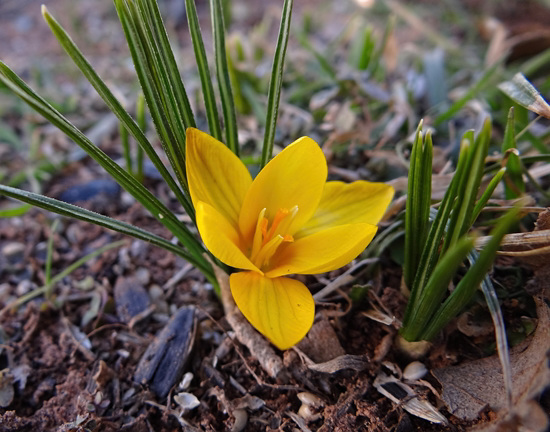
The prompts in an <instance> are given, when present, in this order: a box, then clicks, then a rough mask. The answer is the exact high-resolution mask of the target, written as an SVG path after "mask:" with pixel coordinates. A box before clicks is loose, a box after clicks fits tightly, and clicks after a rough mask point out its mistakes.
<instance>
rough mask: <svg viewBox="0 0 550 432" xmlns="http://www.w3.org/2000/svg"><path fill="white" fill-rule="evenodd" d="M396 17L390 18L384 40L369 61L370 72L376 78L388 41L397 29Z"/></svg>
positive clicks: (383, 36)
mask: <svg viewBox="0 0 550 432" xmlns="http://www.w3.org/2000/svg"><path fill="white" fill-rule="evenodd" d="M395 22H396V19H395V16H394V15H392V16H390V17H389V18H388V22H387V24H386V27H385V29H384V34H383V35H382V39H381V41H380V44H379V45H378V46H377V47H376V49H375V50H374V51H373V52H372V55H371V58H370V61H369V67H368V71H369V73H370V75H371V76H374V75H375V74H376V71H377V70H378V67H379V66H380V59H381V58H382V55H383V54H384V51H385V50H386V46H387V45H388V40H389V38H390V36H391V35H392V33H393V31H394V29H395Z"/></svg>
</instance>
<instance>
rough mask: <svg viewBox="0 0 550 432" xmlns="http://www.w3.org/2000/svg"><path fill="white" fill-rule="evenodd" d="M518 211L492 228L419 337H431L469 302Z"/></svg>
mask: <svg viewBox="0 0 550 432" xmlns="http://www.w3.org/2000/svg"><path fill="white" fill-rule="evenodd" d="M519 213H520V208H519V207H517V208H514V209H512V210H510V211H509V212H508V213H507V214H506V215H505V216H503V217H502V218H501V220H500V221H499V223H498V224H497V226H496V227H495V228H494V229H493V231H492V233H491V239H490V240H489V242H488V243H487V246H485V248H484V249H483V250H482V251H481V253H480V254H479V258H478V260H477V261H476V262H475V264H474V265H473V266H472V267H470V269H469V270H468V272H467V273H466V275H465V276H464V277H463V278H462V280H461V281H460V282H459V283H458V285H457V286H456V288H455V289H454V291H453V292H452V293H451V295H450V296H449V297H448V298H447V300H445V302H444V303H443V305H442V307H441V308H440V309H439V310H438V311H437V312H436V314H435V315H434V317H433V318H432V320H431V321H430V323H429V324H428V326H427V327H426V329H425V330H424V331H423V333H422V335H421V339H424V340H431V339H433V338H434V337H435V336H436V335H437V334H438V333H439V331H440V330H441V329H442V328H443V327H445V325H447V323H448V322H449V321H450V320H451V319H453V318H454V317H455V316H457V315H458V313H459V312H460V311H461V310H462V309H463V308H464V307H465V306H466V305H467V304H468V303H469V302H470V300H471V299H472V296H473V295H474V293H475V292H476V290H477V289H478V288H479V285H480V283H481V282H482V281H483V279H484V278H485V275H486V273H487V272H488V271H489V268H490V267H491V264H492V262H493V259H494V257H495V255H496V252H497V250H498V247H499V245H500V242H501V241H502V238H503V237H504V235H506V233H507V232H508V231H509V230H510V228H511V227H512V226H513V225H514V224H515V223H516V222H517V219H518V215H519Z"/></svg>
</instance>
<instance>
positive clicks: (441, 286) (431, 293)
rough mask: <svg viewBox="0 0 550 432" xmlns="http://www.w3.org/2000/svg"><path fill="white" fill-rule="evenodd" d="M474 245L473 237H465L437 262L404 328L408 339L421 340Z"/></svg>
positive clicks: (404, 335)
mask: <svg viewBox="0 0 550 432" xmlns="http://www.w3.org/2000/svg"><path fill="white" fill-rule="evenodd" d="M473 246H474V241H473V239H471V238H468V237H463V238H461V239H460V240H459V241H458V242H457V243H456V245H454V246H453V247H452V248H451V249H449V250H448V251H447V253H445V255H444V256H443V257H442V258H441V260H440V261H439V262H438V263H437V265H436V266H435V268H434V271H433V272H432V274H431V275H430V278H429V279H428V282H427V284H426V287H425V288H424V290H423V291H422V297H421V298H420V301H419V302H418V305H417V306H416V307H415V308H414V310H413V311H412V315H411V318H410V325H408V326H407V327H406V328H403V332H402V333H401V335H402V336H403V337H404V338H405V339H406V340H409V341H415V340H419V336H420V335H421V334H422V330H423V329H424V327H425V326H426V323H427V322H428V321H429V320H430V318H431V317H432V316H433V315H434V313H435V312H436V310H437V308H439V307H441V301H442V300H443V297H445V293H446V292H447V289H448V287H449V284H450V282H451V280H452V279H453V276H454V275H455V273H456V271H457V270H458V268H459V267H460V266H461V265H462V263H463V262H464V258H466V255H467V254H468V252H470V250H471V249H472V247H473Z"/></svg>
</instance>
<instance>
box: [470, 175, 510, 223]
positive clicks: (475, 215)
mask: <svg viewBox="0 0 550 432" xmlns="http://www.w3.org/2000/svg"><path fill="white" fill-rule="evenodd" d="M505 173H506V168H501V169H500V170H498V172H497V173H496V174H495V176H494V177H493V178H492V179H491V181H490V182H489V184H488V185H487V188H486V189H485V191H484V192H483V195H481V197H480V198H479V200H478V201H477V203H476V205H475V207H474V210H473V211H472V216H471V220H470V224H469V225H470V226H472V225H473V224H474V222H475V221H476V220H477V218H478V216H479V214H480V213H481V210H483V208H484V207H485V205H486V204H487V201H489V199H490V198H491V196H492V195H493V192H494V191H495V189H496V188H497V186H498V184H499V183H500V182H501V181H502V178H503V177H504V174H505Z"/></svg>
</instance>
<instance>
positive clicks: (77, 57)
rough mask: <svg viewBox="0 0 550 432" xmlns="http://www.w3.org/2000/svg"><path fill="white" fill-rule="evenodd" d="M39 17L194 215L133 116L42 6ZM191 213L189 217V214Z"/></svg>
mask: <svg viewBox="0 0 550 432" xmlns="http://www.w3.org/2000/svg"><path fill="white" fill-rule="evenodd" d="M42 14H43V16H44V19H45V20H46V23H47V24H48V25H49V27H50V29H51V30H52V33H53V34H54V36H55V37H56V38H57V40H58V41H59V43H60V44H61V46H62V47H63V49H64V50H65V51H66V52H67V54H68V55H69V56H70V57H71V59H72V60H73V62H74V63H75V64H76V66H77V67H78V68H79V69H80V71H81V72H82V73H83V74H84V76H85V77H86V78H87V79H88V81H90V84H92V86H93V87H94V88H95V89H96V91H97V92H98V94H99V95H100V96H101V98H102V99H103V101H104V102H105V103H106V104H107V106H108V107H109V109H110V110H111V111H112V112H113V113H114V114H115V115H116V116H117V117H118V119H119V121H120V122H121V123H122V124H123V125H124V127H125V128H126V129H127V130H128V131H129V133H130V134H131V135H132V136H133V137H134V138H135V139H136V141H137V143H138V145H139V147H140V148H142V149H143V151H144V152H145V153H146V154H147V157H148V158H149V159H150V160H151V162H153V165H154V166H155V167H156V168H157V170H158V171H159V173H160V175H161V176H162V178H163V179H164V181H165V182H166V184H167V185H168V186H169V187H170V189H171V190H172V191H173V192H174V194H175V195H176V198H177V199H178V201H179V202H180V203H181V204H182V205H183V206H184V208H185V210H186V211H187V213H188V214H190V215H193V214H194V213H193V212H194V210H193V207H192V206H191V205H190V201H189V199H188V198H186V197H185V195H184V194H183V192H182V191H181V189H180V187H179V186H178V185H177V183H176V182H175V180H174V179H173V177H172V175H171V174H170V173H169V171H168V170H167V169H166V167H165V166H164V163H163V162H162V161H161V160H160V158H159V156H158V154H157V153H156V151H155V149H154V148H153V146H152V145H151V143H150V142H149V141H148V140H147V138H146V136H145V134H144V132H143V131H142V129H141V128H140V127H139V126H138V125H137V123H136V122H135V121H134V119H133V118H132V116H130V114H129V113H128V112H127V111H126V110H125V109H124V108H123V107H122V104H121V103H120V102H119V101H118V100H117V99H116V98H115V96H114V95H113V93H112V92H111V91H110V90H109V88H108V87H107V85H106V84H105V82H104V81H103V80H102V79H101V78H100V77H99V75H98V74H97V73H96V71H95V70H94V69H93V68H92V66H91V64H90V63H89V62H88V60H86V58H85V57H84V56H83V55H82V53H81V51H80V50H79V49H78V47H77V46H76V45H75V43H74V42H73V41H72V39H71V37H70V36H69V35H68V34H67V32H66V31H65V30H64V29H63V27H61V25H60V24H59V23H58V22H57V21H56V20H55V18H54V17H53V16H52V15H50V13H49V12H48V10H47V9H46V7H45V6H43V7H42ZM189 212H191V213H189Z"/></svg>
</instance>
